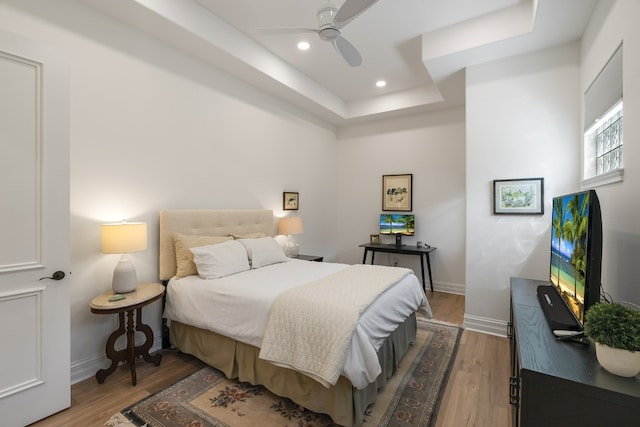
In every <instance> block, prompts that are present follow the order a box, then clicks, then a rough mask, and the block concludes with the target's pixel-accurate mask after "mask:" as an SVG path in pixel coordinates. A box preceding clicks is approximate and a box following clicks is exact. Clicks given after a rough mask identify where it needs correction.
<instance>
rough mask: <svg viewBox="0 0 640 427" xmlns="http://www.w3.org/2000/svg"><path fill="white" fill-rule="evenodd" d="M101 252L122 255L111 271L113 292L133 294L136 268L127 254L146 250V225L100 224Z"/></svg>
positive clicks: (130, 223) (131, 223) (141, 223)
mask: <svg viewBox="0 0 640 427" xmlns="http://www.w3.org/2000/svg"><path fill="white" fill-rule="evenodd" d="M100 230H101V235H102V252H103V253H105V254H122V256H121V257H120V261H118V264H117V265H116V268H115V270H114V271H113V282H112V288H113V292H115V293H116V294H124V293H127V292H133V291H135V290H136V287H137V286H138V277H137V275H136V268H135V267H134V265H133V263H132V262H131V260H130V259H129V256H128V255H127V254H129V253H132V252H139V251H143V250H145V249H147V224H146V223H144V222H126V221H125V222H120V223H116V224H102V225H101V226H100Z"/></svg>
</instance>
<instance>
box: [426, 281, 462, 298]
mask: <svg viewBox="0 0 640 427" xmlns="http://www.w3.org/2000/svg"><path fill="white" fill-rule="evenodd" d="M427 289H431V288H430V287H429V285H427ZM433 290H434V291H438V292H445V293H448V294H457V295H464V294H465V292H466V288H465V286H464V285H462V284H460V283H449V282H436V281H434V282H433Z"/></svg>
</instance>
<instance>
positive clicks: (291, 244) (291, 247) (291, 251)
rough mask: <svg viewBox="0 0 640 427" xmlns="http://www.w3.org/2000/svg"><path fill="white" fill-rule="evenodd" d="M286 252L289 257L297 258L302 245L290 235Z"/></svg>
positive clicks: (285, 247)
mask: <svg viewBox="0 0 640 427" xmlns="http://www.w3.org/2000/svg"><path fill="white" fill-rule="evenodd" d="M284 254H285V255H286V256H288V257H289V258H295V257H297V256H298V254H300V245H298V244H297V243H296V242H295V240H293V237H291V235H289V239H288V240H287V243H286V244H285V245H284Z"/></svg>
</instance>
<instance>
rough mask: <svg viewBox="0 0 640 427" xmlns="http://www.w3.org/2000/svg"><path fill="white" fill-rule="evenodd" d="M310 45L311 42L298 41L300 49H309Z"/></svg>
mask: <svg viewBox="0 0 640 427" xmlns="http://www.w3.org/2000/svg"><path fill="white" fill-rule="evenodd" d="M310 47H311V45H310V44H309V42H298V49H300V50H308V49H309V48H310Z"/></svg>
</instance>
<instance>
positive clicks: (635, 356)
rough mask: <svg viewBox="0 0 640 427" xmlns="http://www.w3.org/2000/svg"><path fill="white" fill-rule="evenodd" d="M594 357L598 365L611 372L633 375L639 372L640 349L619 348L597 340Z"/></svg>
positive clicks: (625, 375)
mask: <svg viewBox="0 0 640 427" xmlns="http://www.w3.org/2000/svg"><path fill="white" fill-rule="evenodd" d="M596 357H597V358H598V362H599V363H600V365H601V366H602V367H603V368H604V369H606V370H607V371H609V372H611V373H612V374H616V375H619V376H621V377H635V376H636V375H638V373H639V372H640V351H636V352H631V351H628V350H620V349H619V348H612V347H608V346H606V345H604V344H600V343H598V342H597V343H596Z"/></svg>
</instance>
